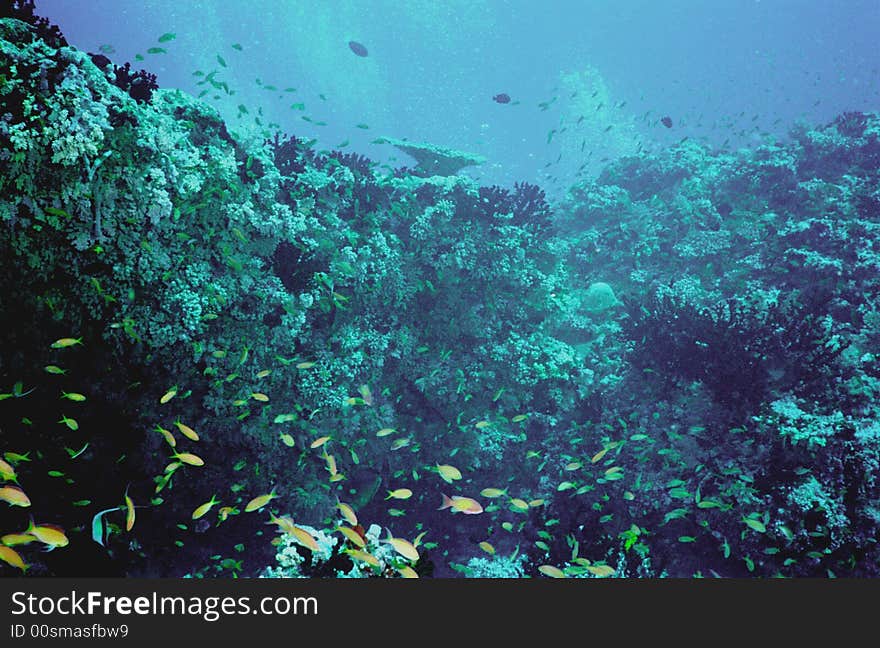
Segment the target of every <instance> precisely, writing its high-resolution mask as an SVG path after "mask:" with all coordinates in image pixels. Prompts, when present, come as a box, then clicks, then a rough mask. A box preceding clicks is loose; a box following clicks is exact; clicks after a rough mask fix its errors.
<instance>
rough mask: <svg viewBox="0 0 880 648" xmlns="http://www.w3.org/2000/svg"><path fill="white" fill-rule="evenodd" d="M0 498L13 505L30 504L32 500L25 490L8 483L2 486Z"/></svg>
mask: <svg viewBox="0 0 880 648" xmlns="http://www.w3.org/2000/svg"><path fill="white" fill-rule="evenodd" d="M0 500H3V501H4V502H6V503H8V504H10V505H11V506H30V505H31V500H30V499H29V498H28V496H27V495H25V493H24V491H23V490H21V489H20V488H19V487H18V486H11V485H9V484H7V485H6V486H4V487H3V488H0Z"/></svg>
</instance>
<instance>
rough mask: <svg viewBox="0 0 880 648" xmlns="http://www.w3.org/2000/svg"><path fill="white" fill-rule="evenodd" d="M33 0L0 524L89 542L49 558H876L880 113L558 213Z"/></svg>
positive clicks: (535, 196) (501, 565)
mask: <svg viewBox="0 0 880 648" xmlns="http://www.w3.org/2000/svg"><path fill="white" fill-rule="evenodd" d="M12 7H13V11H12V14H11V15H4V17H3V18H2V19H0V78H2V79H3V84H2V86H0V256H2V259H3V267H4V272H3V273H2V274H0V317H2V319H3V321H4V322H5V323H7V324H8V325H7V326H6V328H5V329H4V335H5V338H4V344H3V346H2V348H0V430H2V433H0V452H2V453H3V454H2V457H3V462H4V463H3V464H0V469H2V472H0V478H2V482H3V484H4V487H5V488H6V490H4V491H3V492H4V494H5V495H4V498H5V501H4V502H0V506H2V507H4V519H3V523H2V524H3V526H2V528H0V535H6V534H22V532H23V531H25V529H27V528H28V522H29V518H30V517H31V516H33V517H34V518H35V519H36V520H37V522H38V523H41V524H42V523H45V524H51V525H57V526H58V527H60V528H63V529H64V531H65V533H66V535H65V539H68V540H69V544H64V545H63V546H62V545H61V544H57V546H56V550H54V551H52V552H49V553H45V552H42V551H39V550H38V549H37V548H36V547H37V545H38V544H40V543H39V542H37V541H36V540H34V541H31V544H30V545H23V546H21V547H17V549H16V551H18V552H19V553H20V555H21V556H22V559H23V561H24V563H25V564H27V565H30V568H29V569H28V571H27V574H28V575H66V576H71V575H75V576H84V575H85V576H94V575H135V576H190V577H204V576H218V575H222V576H260V575H261V576H272V577H303V576H304V577H403V576H406V577H412V576H421V577H426V576H435V577H449V576H467V577H481V576H486V577H523V576H528V577H545V576H557V577H558V576H567V577H590V578H606V577H654V576H695V575H697V576H706V575H717V576H776V575H782V576H829V575H835V576H877V575H878V564H880V563H878V559H880V554H878V548H877V543H876V538H877V537H878V533H880V506H878V504H877V503H878V501H880V483H878V481H877V478H876V475H877V474H878V469H880V430H878V426H877V423H876V420H877V416H878V414H880V407H878V405H877V398H878V397H880V369H878V367H877V362H876V355H877V343H878V341H880V332H878V330H880V305H878V304H877V295H878V294H880V285H878V279H877V277H878V276H880V275H878V273H877V272H876V270H877V267H878V265H880V258H878V249H877V244H876V241H877V233H878V227H880V225H878V222H877V221H878V209H877V206H878V204H880V199H878V191H877V187H878V185H880V170H878V169H880V164H878V163H877V162H878V159H880V158H878V155H880V153H878V152H880V143H878V135H880V118H878V116H877V115H876V114H869V113H864V114H862V113H858V114H855V113H853V114H846V115H842V116H841V117H840V118H838V119H836V120H834V121H833V122H832V123H830V124H826V125H824V126H816V127H808V126H800V127H798V128H796V129H795V130H794V131H793V132H792V139H791V141H790V142H787V143H775V144H772V145H770V144H764V145H761V146H758V147H756V148H755V149H752V150H745V149H744V150H740V151H737V152H735V153H732V152H718V151H713V150H711V149H709V148H708V147H705V146H702V145H700V144H699V143H696V142H693V141H683V142H681V143H679V144H677V145H674V146H671V147H670V148H668V149H666V150H664V151H661V152H656V153H653V154H650V155H649V154H647V153H640V154H632V155H629V156H628V157H625V158H622V159H618V160H616V161H612V162H611V163H610V164H609V165H608V166H607V167H606V168H605V170H604V171H603V172H602V173H601V174H600V175H599V176H598V178H597V179H596V180H594V181H588V182H582V183H580V184H578V185H577V186H575V187H572V189H571V191H570V192H569V194H568V197H567V198H566V200H565V201H563V202H561V203H558V204H552V205H551V204H550V203H548V201H547V199H546V196H545V195H544V192H543V190H542V189H541V188H540V187H538V186H537V185H533V184H529V183H525V182H523V183H517V184H515V185H514V187H512V188H503V187H497V186H496V187H481V186H479V185H478V184H477V183H476V182H474V181H473V180H471V179H469V178H467V177H465V175H463V174H462V175H458V174H457V172H458V171H459V170H461V169H462V168H465V167H466V166H467V165H470V164H476V163H478V160H477V159H476V158H475V157H474V156H469V155H467V154H461V153H458V152H454V151H449V150H446V149H441V148H439V147H426V146H420V145H415V144H413V143H410V142H406V141H401V140H390V139H389V140H388V141H389V142H390V143H392V144H394V145H395V146H398V147H399V148H400V149H401V150H403V151H405V152H408V153H412V154H413V155H414V157H415V158H416V160H417V161H418V163H419V165H420V167H419V168H418V169H415V170H412V169H405V168H403V169H396V170H391V169H388V170H387V172H383V170H382V168H381V167H378V166H377V165H375V164H373V163H372V162H371V161H370V160H368V159H367V158H365V157H363V156H360V155H357V154H353V153H352V154H348V153H341V152H338V151H335V152H329V153H327V152H325V153H319V152H317V151H315V150H314V149H313V148H312V146H313V143H312V142H309V141H306V140H305V139H302V138H301V137H299V136H297V135H281V134H280V133H279V134H278V135H276V136H274V137H270V136H269V135H268V134H267V135H266V136H261V138H260V141H252V142H249V141H244V140H243V139H241V138H240V137H238V136H237V135H236V134H235V132H234V131H232V132H231V131H230V130H229V129H227V127H226V125H225V124H224V122H223V120H222V119H221V118H220V116H219V115H218V113H217V112H216V111H215V110H214V109H212V108H211V107H209V106H208V105H206V104H205V103H203V102H202V101H200V100H199V99H197V98H193V97H190V96H188V95H186V94H184V93H182V92H180V91H176V90H172V89H168V88H162V89H160V88H156V87H155V78H154V77H152V75H151V74H150V73H148V72H145V71H144V72H138V73H132V71H131V67H130V66H129V65H124V66H121V67H120V66H118V65H115V64H114V63H113V62H112V61H110V60H109V59H106V57H103V58H102V55H92V56H89V55H87V54H85V53H84V52H80V51H78V50H76V49H74V48H71V47H68V46H67V45H66V43H65V42H64V40H63V37H62V36H60V34H59V33H58V32H57V30H56V29H53V28H52V27H51V26H50V25H48V23H46V22H45V21H42V20H40V19H37V18H35V17H34V16H33V11H32V3H28V2H15V3H13V4H12ZM13 68H14V70H15V71H14V72H13ZM578 83H585V81H583V80H582V81H580V82H578ZM627 141H628V140H627ZM621 142H622V143H621V146H623V144H624V143H625V142H623V140H621ZM624 149H625V152H629V153H631V152H632V151H630V149H629V148H627V147H624ZM19 490H20V491H21V492H20V493H19ZM22 494H26V496H27V498H28V505H23V504H24V500H23V499H22ZM13 504H14V505H13ZM7 509H8V510H7ZM135 510H136V512H137V515H136V520H137V521H135V517H134V515H133V514H132V512H133V511H135ZM96 520H97V524H96V522H95V521H96ZM269 524H274V525H276V526H277V531H278V533H277V534H274V533H270V532H267V530H268V529H271V528H272V527H270V526H268V525H269ZM53 528H54V527H53ZM95 529H97V532H96V531H95ZM90 530H91V531H92V534H91V535H90V533H89V531H90ZM32 531H33V530H32ZM23 535H28V534H27V533H24V534H23ZM33 537H35V538H36V536H33ZM52 537H55V536H52ZM26 540H27V538H26ZM59 542H60V541H59ZM17 569H19V568H16V567H15V566H14V565H11V564H7V563H6V562H4V563H2V564H0V574H2V575H6V574H7V573H14V572H15V571H17Z"/></svg>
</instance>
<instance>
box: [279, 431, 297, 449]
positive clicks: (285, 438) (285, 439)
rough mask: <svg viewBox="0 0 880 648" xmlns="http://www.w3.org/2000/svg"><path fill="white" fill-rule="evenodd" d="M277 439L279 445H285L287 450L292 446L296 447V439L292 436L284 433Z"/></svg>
mask: <svg viewBox="0 0 880 648" xmlns="http://www.w3.org/2000/svg"><path fill="white" fill-rule="evenodd" d="M278 438H279V439H281V443H283V444H284V445H286V446H287V447H288V448H292V447H293V446H295V445H296V439H294V438H293V437H292V436H290V435H289V434H287V433H286V432H285V433H284V434H281V435H279V437H278Z"/></svg>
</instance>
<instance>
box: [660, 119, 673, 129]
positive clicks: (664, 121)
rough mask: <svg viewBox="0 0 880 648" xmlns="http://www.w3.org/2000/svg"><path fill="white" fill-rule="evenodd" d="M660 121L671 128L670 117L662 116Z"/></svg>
mask: <svg viewBox="0 0 880 648" xmlns="http://www.w3.org/2000/svg"><path fill="white" fill-rule="evenodd" d="M660 123H661V124H663V125H664V126H666V128H672V117H664V118H663V119H661V120H660Z"/></svg>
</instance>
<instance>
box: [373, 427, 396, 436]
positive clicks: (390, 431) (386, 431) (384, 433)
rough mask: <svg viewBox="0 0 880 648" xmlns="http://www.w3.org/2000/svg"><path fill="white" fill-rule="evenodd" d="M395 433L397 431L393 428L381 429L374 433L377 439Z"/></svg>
mask: <svg viewBox="0 0 880 648" xmlns="http://www.w3.org/2000/svg"><path fill="white" fill-rule="evenodd" d="M396 431H397V430H395V429H394V428H382V429H381V430H379V431H378V432H376V436H377V437H386V436H388V435H389V434H394V433H395V432H396Z"/></svg>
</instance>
